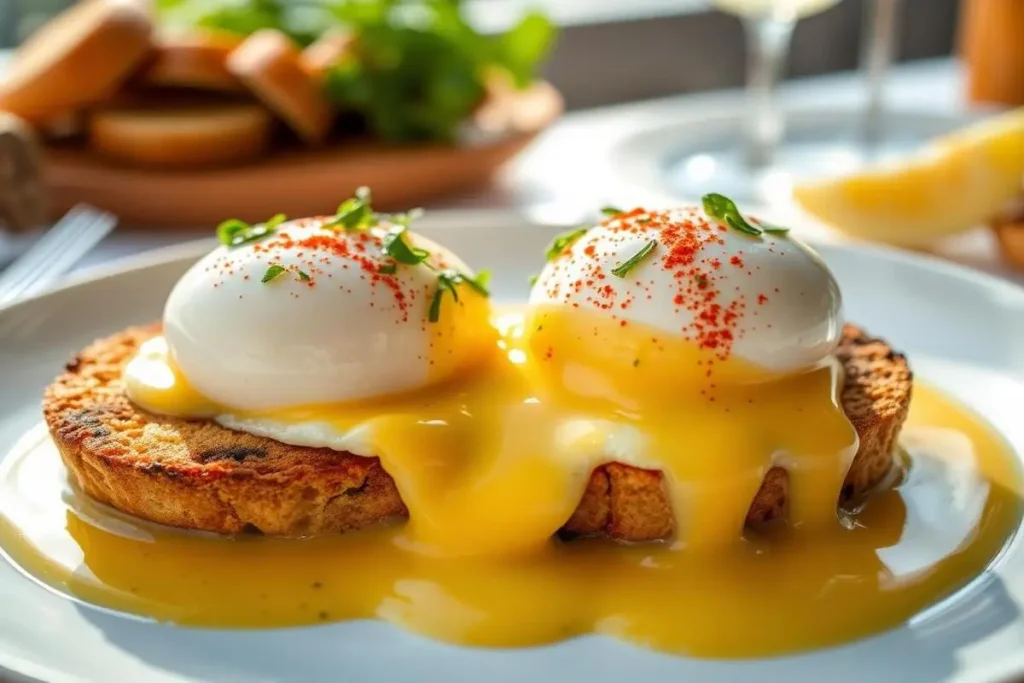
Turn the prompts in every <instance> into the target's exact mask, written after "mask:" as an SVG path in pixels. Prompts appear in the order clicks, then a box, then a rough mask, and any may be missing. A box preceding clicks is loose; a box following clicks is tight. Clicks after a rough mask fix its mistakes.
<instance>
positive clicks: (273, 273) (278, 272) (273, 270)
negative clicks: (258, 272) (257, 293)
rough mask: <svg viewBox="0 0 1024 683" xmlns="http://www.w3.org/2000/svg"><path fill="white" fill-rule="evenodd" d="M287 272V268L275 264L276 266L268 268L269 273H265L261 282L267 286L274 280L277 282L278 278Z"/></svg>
mask: <svg viewBox="0 0 1024 683" xmlns="http://www.w3.org/2000/svg"><path fill="white" fill-rule="evenodd" d="M287 272H288V269H287V268H285V267H284V266H282V265H278V264H276V263H275V264H274V265H272V266H270V267H269V268H267V272H265V273H263V277H262V278H260V282H262V283H263V284H266V283H268V282H271V281H272V280H276V279H277V278H279V277H281V276H282V275H284V274H285V273H287Z"/></svg>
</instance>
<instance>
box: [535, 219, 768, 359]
mask: <svg viewBox="0 0 1024 683" xmlns="http://www.w3.org/2000/svg"><path fill="white" fill-rule="evenodd" d="M600 230H601V233H603V234H602V239H604V240H609V241H610V242H611V243H612V244H614V243H615V242H618V243H620V244H622V245H623V247H622V249H621V250H617V251H620V253H633V252H634V251H635V249H634V250H633V251H630V249H632V248H633V246H634V245H639V244H643V243H645V242H647V241H649V240H651V239H652V238H654V239H657V242H658V245H657V250H656V251H655V252H654V256H653V257H652V258H651V259H649V260H648V261H647V262H646V263H645V267H646V268H661V269H662V270H664V271H667V272H668V273H670V274H671V278H672V279H671V281H672V283H673V285H672V286H673V287H674V288H675V292H673V293H672V294H671V295H670V296H671V301H672V303H673V304H674V305H675V306H676V307H677V310H678V311H679V312H682V311H684V310H685V311H687V312H689V313H690V314H691V316H692V320H690V321H689V322H687V323H686V324H685V325H683V327H682V328H681V329H680V330H679V332H680V334H681V335H682V336H683V337H684V338H686V339H689V340H691V341H693V342H694V343H696V344H697V345H698V347H700V348H701V349H706V350H709V351H711V352H712V353H713V356H714V357H715V358H718V359H721V360H725V359H727V358H728V357H729V356H730V355H731V353H732V348H733V345H734V344H735V342H736V340H737V338H738V336H739V334H740V329H739V323H740V321H741V320H742V318H743V316H744V315H745V313H746V309H747V302H746V300H745V297H744V295H743V292H742V288H739V287H737V288H736V289H735V291H733V288H732V287H730V288H729V291H728V292H726V291H723V289H722V288H721V286H720V285H718V284H717V283H716V280H717V279H719V278H718V276H717V275H715V273H716V271H718V270H719V269H720V268H721V267H722V265H723V264H722V260H721V259H720V258H718V257H715V256H712V257H704V256H702V253H703V251H704V249H705V248H706V247H709V246H713V245H714V246H721V245H724V244H725V239H724V236H723V230H722V228H721V226H719V225H718V224H717V223H714V224H712V223H709V222H708V221H707V220H706V219H705V218H704V217H703V215H702V214H701V213H700V212H699V211H696V210H692V211H689V212H686V213H680V212H668V211H646V210H644V209H634V210H632V211H629V212H626V213H623V214H619V215H618V216H615V217H614V218H612V219H609V220H606V221H604V222H603V223H602V224H601V227H600ZM595 237H596V231H595V232H591V233H589V234H588V235H584V236H583V237H582V238H581V239H580V240H579V242H577V243H576V245H574V246H572V247H570V248H568V249H567V250H566V252H565V253H564V254H563V255H562V256H561V257H559V258H558V259H557V260H555V261H554V263H553V264H552V265H551V267H552V269H553V270H554V273H555V274H556V277H552V278H551V280H550V282H551V284H550V285H549V286H548V287H547V291H546V294H547V296H548V297H549V298H550V299H552V300H555V301H562V302H564V303H567V304H570V305H572V306H574V307H579V306H580V303H581V302H582V303H583V305H584V307H587V308H594V309H597V310H601V311H611V310H621V311H628V310H629V308H630V306H631V305H632V304H633V302H634V301H635V300H636V298H637V297H638V296H644V299H645V300H648V299H652V291H653V289H654V288H653V283H654V281H653V280H637V279H635V278H636V277H637V276H638V275H640V273H639V271H638V272H637V273H636V274H634V273H630V274H629V275H627V277H626V278H625V280H626V281H627V282H628V283H629V285H628V286H627V285H624V284H623V280H622V279H619V278H617V277H607V276H606V272H605V269H606V268H607V269H609V270H610V269H611V268H612V267H613V266H614V265H615V264H614V263H609V261H608V258H607V257H606V255H605V254H604V253H599V252H598V249H597V244H596V243H595V241H594V240H595ZM627 245H628V248H627ZM741 255H742V254H741V253H737V254H736V255H734V256H732V257H730V258H729V263H730V264H731V265H732V266H734V267H736V268H738V269H741V272H747V270H746V266H745V264H744V262H743V259H742V258H741ZM562 269H571V271H566V270H563V272H573V273H574V274H576V275H579V276H580V277H579V278H577V279H574V280H572V281H568V282H567V281H566V280H563V279H562V278H559V277H557V273H558V271H559V270H562ZM733 277H735V276H733ZM648 283H649V284H648ZM641 286H642V289H643V292H642V293H641V292H639V291H638V289H637V287H641ZM584 288H585V291H584ZM580 294H584V295H585V296H579V295H580ZM757 301H758V303H760V304H763V303H765V302H766V301H767V297H766V296H765V295H763V294H762V295H761V296H760V297H758V299H757ZM625 317H626V318H627V319H628V317H629V315H628V312H627V313H626V314H625ZM688 317H689V316H688ZM619 324H620V325H626V324H627V320H625V319H623V320H620V321H619Z"/></svg>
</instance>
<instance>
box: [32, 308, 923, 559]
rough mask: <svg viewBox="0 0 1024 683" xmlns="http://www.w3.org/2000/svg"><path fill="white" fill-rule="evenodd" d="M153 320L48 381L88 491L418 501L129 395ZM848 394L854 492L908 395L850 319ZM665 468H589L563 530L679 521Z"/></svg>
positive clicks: (318, 502)
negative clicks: (126, 389) (126, 383)
mask: <svg viewBox="0 0 1024 683" xmlns="http://www.w3.org/2000/svg"><path fill="white" fill-rule="evenodd" d="M157 331H158V328H157V327H156V326H150V327H139V328H132V329H129V330H126V331H125V332H122V333H120V334H117V335H114V336H113V337H110V338H108V339H104V340H101V341H98V342H96V343H94V344H93V345H91V346H90V347H88V348H87V349H85V350H84V351H83V352H82V353H80V354H79V355H78V356H77V357H76V358H75V359H74V360H73V361H72V362H71V363H69V364H68V366H67V369H66V372H65V373H64V374H62V375H61V376H60V377H58V378H57V380H56V381H55V382H54V383H53V384H51V385H50V386H49V387H48V388H47V390H46V395H45V397H44V401H43V412H44V415H45V418H46V422H47V424H48V426H49V428H50V432H51V434H52V435H53V438H54V440H55V441H56V443H57V446H58V448H59V450H60V453H61V456H62V457H63V459H64V462H65V464H66V465H67V467H68V469H69V470H70V471H71V472H72V473H73V475H74V477H75V478H76V479H77V481H78V483H79V484H80V486H81V487H82V488H83V489H84V490H85V492H86V493H88V494H89V495H90V496H92V497H94V498H96V499H98V500H100V501H102V502H105V503H107V504H110V505H112V506H114V507H116V508H118V509H120V510H123V511H125V512H128V513H130V514H133V515H136V516H138V517H142V518H145V519H149V520H152V521H155V522H160V523H163V524H168V525H172V526H179V527H186V528H190V529H202V530H206V531H215V532H221V533H240V532H243V531H260V532H263V533H267V534H288V535H299V534H318V533H331V532H339V531H345V530H349V529H356V528H360V527H364V526H367V525H370V524H374V523H377V522H381V521H385V520H387V519H390V518H395V517H404V516H406V515H407V514H408V513H407V510H406V508H405V505H404V504H403V503H402V500H401V498H400V497H399V495H398V491H397V489H396V488H395V484H394V482H393V480H392V479H391V477H389V476H388V475H387V473H385V472H384V470H383V469H382V468H381V466H380V463H379V462H378V460H377V459H376V458H362V457H358V456H354V455H351V454H348V453H339V452H337V451H333V450H330V449H326V448H306V447H299V446H288V445H285V444H282V443H279V442H277V441H273V440H271V439H265V438H261V437H256V436H252V435H250V434H243V433H239V432H234V431H231V430H228V429H224V428H222V427H220V426H218V425H216V424H214V423H211V422H209V421H202V420H198V421H197V420H181V419H175V418H167V417H161V416H156V415H151V414H149V413H146V412H144V411H142V410H140V409H138V408H136V407H135V406H134V405H133V404H132V403H131V402H129V401H128V399H127V398H125V396H124V393H123V391H122V388H121V381H120V376H121V370H122V368H123V367H124V364H125V363H126V362H127V361H128V360H129V359H130V358H131V357H132V356H133V355H134V353H135V351H136V349H137V348H138V346H139V344H141V343H142V342H143V341H145V340H146V339H148V338H149V337H151V336H153V335H154V334H155V333H157ZM839 356H840V359H841V360H842V361H843V363H844V365H845V366H846V373H847V382H846V385H845V388H844V391H843V397H842V400H843V405H844V407H845V408H846V412H847V415H848V416H849V418H850V420H851V422H853V425H854V426H855V427H856V429H857V432H858V434H859V435H860V449H859V451H858V453H857V456H856V458H855V460H854V462H853V465H852V467H851V468H850V473H849V475H848V476H847V484H846V486H845V487H844V489H843V496H844V497H845V498H850V497H853V496H856V495H858V494H861V493H863V492H864V491H866V490H867V489H869V488H870V487H872V486H874V485H875V484H877V483H878V482H879V481H880V480H881V479H882V478H883V477H884V476H885V475H886V474H887V473H888V472H889V470H890V468H891V466H892V449H893V445H894V442H895V439H896V436H897V434H898V433H899V430H900V428H901V426H902V424H903V421H904V420H905V419H906V415H907V409H908V407H909V404H910V391H911V375H910V370H909V368H908V366H907V363H906V359H905V358H904V357H903V356H902V355H900V354H897V353H895V352H894V351H893V350H892V349H891V348H890V347H889V346H888V345H887V344H885V342H883V341H881V340H877V339H872V338H869V337H867V336H866V335H865V334H864V333H863V332H861V331H860V330H858V329H857V328H855V327H852V326H847V328H846V330H845V331H844V337H843V342H842V344H841V346H840V350H839ZM661 476H662V475H661V474H660V473H659V472H654V471H649V470H640V469H636V468H634V467H630V466H626V465H622V464H619V463H609V464H607V465H604V466H602V467H600V468H598V469H597V470H595V471H594V473H593V474H592V476H591V478H590V481H589V483H588V485H587V489H586V492H585V493H584V495H583V498H582V500H581V501H580V504H579V507H578V508H577V510H576V511H575V513H574V514H573V516H572V518H571V519H570V520H569V521H568V522H567V523H566V525H565V527H564V531H566V532H569V533H574V534H580V533H582V534H605V535H608V536H611V537H613V538H618V539H623V540H631V541H639V540H650V539H657V538H664V537H666V536H669V535H670V534H671V533H672V525H673V521H672V519H673V518H672V511H671V506H670V503H669V500H668V497H667V495H666V493H665V490H664V487H663V486H662V481H661ZM787 486H788V478H787V476H786V473H785V471H784V470H781V469H779V468H774V469H772V470H770V471H769V472H768V473H767V476H766V477H765V481H764V483H763V484H762V486H761V490H760V491H759V492H758V494H757V496H756V497H755V499H754V501H753V502H752V504H751V508H750V512H749V514H748V517H747V520H748V522H751V523H760V522H764V521H768V520H771V519H774V518H777V517H779V516H780V515H781V514H783V513H784V511H785V504H786V488H787Z"/></svg>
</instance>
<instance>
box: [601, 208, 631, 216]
mask: <svg viewBox="0 0 1024 683" xmlns="http://www.w3.org/2000/svg"><path fill="white" fill-rule="evenodd" d="M601 213H603V214H604V215H605V216H608V217H609V218H615V217H616V216H618V215H620V214H624V213H626V212H625V211H623V210H622V209H616V208H615V207H614V206H605V207H603V208H602V209H601Z"/></svg>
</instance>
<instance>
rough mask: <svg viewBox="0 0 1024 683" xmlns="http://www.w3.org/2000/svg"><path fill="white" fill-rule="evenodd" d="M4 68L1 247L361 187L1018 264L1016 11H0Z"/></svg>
mask: <svg viewBox="0 0 1024 683" xmlns="http://www.w3.org/2000/svg"><path fill="white" fill-rule="evenodd" d="M0 69H3V72H2V73H0V112H5V114H4V116H6V117H7V118H6V119H4V125H3V126H0V175H2V174H3V173H6V176H7V178H6V183H5V181H4V179H3V178H0V189H3V188H4V186H5V184H6V187H8V188H11V189H10V190H9V191H8V192H7V194H6V195H5V194H3V193H0V224H3V225H5V226H6V230H3V231H0V261H5V260H10V259H11V258H14V257H15V256H16V255H17V253H18V251H19V249H22V248H23V247H24V245H26V244H31V243H32V241H33V240H34V239H35V235H37V234H39V232H40V230H39V224H40V223H41V222H46V221H44V218H45V219H49V220H50V221H52V220H55V219H57V218H59V217H60V216H62V215H64V214H65V213H66V212H67V211H68V210H69V209H71V208H72V207H74V206H76V205H83V204H84V205H88V206H89V207H93V208H98V209H100V210H104V211H106V212H108V214H109V215H111V217H112V220H113V219H116V220H117V221H118V224H119V228H118V230H117V231H116V232H115V233H114V234H113V235H111V236H109V237H106V238H105V239H104V241H103V245H102V248H101V249H99V250H98V251H96V252H93V253H90V254H89V255H88V256H87V257H86V258H85V260H84V262H86V263H88V262H90V261H92V262H99V261H102V260H105V259H108V258H110V257H113V256H118V255H122V254H125V253H133V252H135V251H139V250H142V249H145V248H148V247H153V246H160V245H163V244H169V243H173V242H176V241H180V240H182V239H186V238H188V237H191V236H195V235H198V234H209V232H210V230H211V229H212V228H213V227H215V226H216V225H217V224H218V223H219V222H220V221H223V220H225V219H228V218H237V219H241V220H244V221H251V222H259V221H261V220H266V217H267V216H271V215H275V214H278V213H285V214H288V215H290V216H302V215H312V214H319V213H329V212H331V211H333V210H334V208H335V207H336V206H337V202H338V201H339V200H340V199H341V198H343V197H345V196H347V195H349V194H350V193H351V192H352V191H354V190H355V189H356V188H357V187H359V186H361V185H369V186H372V188H373V195H374V205H375V206H376V207H377V208H378V209H380V210H387V211H393V210H399V209H403V208H407V207H409V206H424V207H427V208H430V209H439V208H446V209H467V208H471V209H480V208H484V209H501V210H513V211H516V212H520V213H524V214H526V215H528V216H529V217H530V218H531V219H533V220H535V221H538V222H543V223H553V224H559V225H563V224H564V225H572V224H579V223H582V222H586V221H589V220H592V219H593V217H594V212H595V207H599V206H602V205H607V204H611V205H626V206H635V205H640V204H644V205H647V206H657V205H668V204H673V203H675V204H678V203H681V202H693V201H699V200H700V198H701V197H702V196H704V195H705V194H707V193H709V192H717V193H723V194H725V195H727V196H729V197H731V198H732V199H734V200H735V201H737V202H738V203H740V204H741V205H742V206H744V207H746V208H747V210H750V211H757V212H759V213H761V215H765V216H766V217H767V218H769V219H771V220H775V221H778V222H781V223H784V224H786V225H791V226H792V227H793V229H794V230H796V231H797V232H799V233H800V234H804V235H807V236H809V237H813V238H818V239H845V238H854V239H868V240H873V241H878V242H884V243H888V244H891V245H896V246H900V247H906V248H914V249H926V250H929V251H932V252H934V253H940V254H942V255H944V256H948V257H950V258H955V259H957V260H960V261H963V262H968V263H971V264H972V265H976V266H979V267H984V268H987V269H989V270H998V271H1000V272H1002V273H1003V274H1006V275H1007V276H1009V277H1019V274H1018V273H1019V272H1022V271H1024V201H1021V197H1022V192H1021V180H1022V177H1024V108H1022V106H1024V0H85V1H84V2H80V3H74V2H69V1H68V0H0ZM4 74H6V75H4ZM76 215H77V214H76ZM77 218H78V221H77V223H78V224H81V223H82V218H83V216H82V215H77ZM85 218H88V219H92V220H94V221H95V219H96V214H95V213H87V214H85ZM109 222H111V221H109V220H108V221H105V222H103V221H101V223H109ZM101 233H103V231H102V230H97V231H95V232H94V233H93V234H94V237H95V236H103V234H105V233H103V234H101ZM96 239H99V237H96ZM76 241H77V244H79V245H80V246H81V247H82V249H85V248H86V245H87V241H85V240H83V239H82V238H81V236H78V237H77V238H76Z"/></svg>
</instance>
